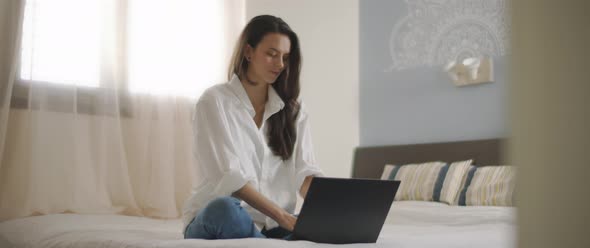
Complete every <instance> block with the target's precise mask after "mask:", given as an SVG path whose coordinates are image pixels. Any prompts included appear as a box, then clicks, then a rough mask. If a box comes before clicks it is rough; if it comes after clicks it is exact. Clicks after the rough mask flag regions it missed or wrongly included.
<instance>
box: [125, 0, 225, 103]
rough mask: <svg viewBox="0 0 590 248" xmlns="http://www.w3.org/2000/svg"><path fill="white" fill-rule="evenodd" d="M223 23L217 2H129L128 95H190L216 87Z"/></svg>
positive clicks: (221, 63) (220, 67)
mask: <svg viewBox="0 0 590 248" xmlns="http://www.w3.org/2000/svg"><path fill="white" fill-rule="evenodd" d="M223 19H224V15H223V1H191V0H180V1H178V0H176V1H161V0H132V1H130V4H129V43H128V44H129V45H128V47H129V88H130V90H131V91H132V92H145V93H152V94H166V95H186V96H196V95H200V94H201V92H203V91H204V90H205V89H206V88H208V87H209V86H211V84H212V83H215V82H217V83H219V82H221V81H222V80H223V76H224V75H225V70H226V67H227V66H226V63H225V61H223V60H222V59H223V58H224V53H225V52H227V51H226V50H227V49H225V45H224V42H223V41H225V40H226V39H225V37H224V36H225V34H224V29H223V26H224V24H223Z"/></svg>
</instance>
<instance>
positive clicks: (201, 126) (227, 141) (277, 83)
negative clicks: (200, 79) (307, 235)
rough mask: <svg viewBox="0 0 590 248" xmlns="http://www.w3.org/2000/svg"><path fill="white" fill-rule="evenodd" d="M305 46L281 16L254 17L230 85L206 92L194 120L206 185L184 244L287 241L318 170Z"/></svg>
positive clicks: (192, 206)
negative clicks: (306, 98) (305, 95)
mask: <svg viewBox="0 0 590 248" xmlns="http://www.w3.org/2000/svg"><path fill="white" fill-rule="evenodd" d="M300 70H301V54H300V51H299V40H298V38H297V35H296V34H295V33H294V32H293V31H292V30H291V28H290V27H289V26H288V25H287V24H286V23H285V22H284V21H283V20H282V19H280V18H277V17H274V16H269V15H263V16H257V17H254V18H253V19H252V20H251V21H250V22H249V23H248V24H247V25H246V27H245V29H244V31H243V32H242V34H241V36H240V39H239V41H238V44H237V46H236V48H235V52H234V54H233V58H232V63H231V64H230V69H229V82H227V83H225V84H219V85H216V86H213V87H211V88H209V89H207V90H206V91H205V92H204V93H203V95H202V96H201V98H200V99H199V101H198V103H197V105H196V110H195V117H194V120H193V124H194V131H195V147H196V148H195V157H196V160H197V168H196V169H197V171H198V173H199V175H200V176H201V177H202V178H203V181H202V182H201V183H200V184H199V185H198V186H197V187H196V189H195V190H194V191H193V194H192V196H191V197H190V198H189V199H188V200H187V201H186V202H185V206H184V211H183V220H184V226H185V229H184V230H185V231H184V236H185V238H199V239H232V238H247V237H260V238H264V237H268V238H281V239H289V237H290V234H291V231H292V230H293V228H294V226H295V223H296V221H297V218H296V217H295V216H293V215H292V213H293V212H294V210H295V204H296V200H297V196H296V194H297V192H299V193H300V194H301V196H302V197H305V195H306V193H307V189H308V188H309V184H310V182H311V179H312V177H313V176H322V175H323V173H322V171H321V170H320V168H319V167H318V166H317V165H316V164H315V159H314V155H313V151H312V150H313V149H312V145H311V134H310V130H309V121H308V116H307V113H306V112H305V110H304V109H303V108H302V105H301V103H300V101H299V100H298V97H299V73H300Z"/></svg>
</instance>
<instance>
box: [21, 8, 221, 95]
mask: <svg viewBox="0 0 590 248" xmlns="http://www.w3.org/2000/svg"><path fill="white" fill-rule="evenodd" d="M225 6H226V2H225V1H215V0H208V1H193V0H169V1H161V0H126V1H112V2H109V1H104V0H27V1H26V8H25V19H24V22H25V23H24V31H23V48H22V65H21V68H20V77H21V79H24V80H28V81H37V82H47V83H57V84H67V85H78V86H87V87H100V86H101V84H105V83H106V82H104V81H105V80H104V79H105V76H104V72H105V71H109V72H113V71H118V72H120V73H123V75H124V76H125V77H126V78H125V81H126V87H127V89H128V90H129V91H130V92H131V93H144V94H146V93H147V94H151V95H175V96H186V97H190V98H197V97H198V96H200V95H201V93H202V92H203V91H204V90H205V89H206V88H208V87H210V86H211V85H213V84H215V83H219V82H222V81H224V79H225V75H226V69H227V65H228V61H227V59H228V58H229V56H228V54H229V51H228V49H227V48H228V41H229V39H228V38H230V36H228V32H227V30H226V29H227V28H226V26H227V24H226V19H228V18H227V17H226V16H227V13H228V12H227V10H226V9H225ZM117 10H122V11H117ZM113 19H120V20H123V21H121V22H116V23H114V24H115V25H117V26H112V25H109V24H112V23H110V22H112V20H113ZM72 20H75V21H72ZM56 27H59V28H56ZM109 35H111V36H113V39H115V40H124V41H126V43H125V42H123V43H121V42H113V43H110V42H109V37H110V36H109ZM111 46H114V47H111ZM230 47H231V46H230ZM108 51H115V52H116V53H117V54H116V55H115V59H123V60H121V61H118V62H119V63H112V60H109V56H108V54H105V52H106V53H108ZM111 59H112V58H111ZM113 66H116V67H119V68H109V67H113ZM101 74H103V75H102V76H101ZM101 81H103V82H102V83H101ZM106 81H108V80H106Z"/></svg>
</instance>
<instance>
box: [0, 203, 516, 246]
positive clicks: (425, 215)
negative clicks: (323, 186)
mask: <svg viewBox="0 0 590 248" xmlns="http://www.w3.org/2000/svg"><path fill="white" fill-rule="evenodd" d="M515 212H516V211H515V209H514V208H511V207H458V206H448V205H445V204H441V203H434V202H412V201H401V202H394V204H393V206H392V208H391V210H390V212H389V214H388V216H387V219H386V223H385V225H384V226H383V229H382V230H381V233H380V235H379V239H378V240H377V243H376V244H348V245H342V246H346V247H399V248H401V247H413V248H421V247H436V248H442V247H455V248H459V247H482V248H486V247H490V248H491V247H494V248H500V247H506V248H511V247H516V244H515V242H516V237H515V232H516V224H515V217H516V216H515ZM181 229H182V223H181V220H180V219H173V220H159V219H150V218H144V217H134V216H123V215H79V214H53V215H43V216H33V217H27V218H21V219H14V220H9V221H4V222H1V223H0V247H17V248H24V247H27V248H37V247H39V248H40V247H46V248H63V247H87V248H121V247H125V248H134V247H170V248H177V247H205V248H206V247H331V246H334V245H330V244H318V243H313V242H309V241H284V240H277V239H254V238H250V239H234V240H195V239H190V240H184V239H183V238H182V234H181Z"/></svg>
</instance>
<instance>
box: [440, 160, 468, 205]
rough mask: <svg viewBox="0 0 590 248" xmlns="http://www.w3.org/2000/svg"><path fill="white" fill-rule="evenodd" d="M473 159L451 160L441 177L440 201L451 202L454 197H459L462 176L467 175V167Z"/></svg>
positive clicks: (453, 200)
mask: <svg viewBox="0 0 590 248" xmlns="http://www.w3.org/2000/svg"><path fill="white" fill-rule="evenodd" d="M472 162H473V160H471V159H470V160H465V161H458V162H453V163H452V164H451V165H450V166H449V170H448V171H447V174H446V176H445V177H444V178H443V184H442V188H441V192H440V200H439V201H440V202H444V203H447V204H453V203H454V202H455V199H457V198H459V192H460V191H461V187H462V186H463V184H462V182H463V178H464V177H465V176H466V175H467V172H468V171H469V167H471V166H472V165H471V163H472Z"/></svg>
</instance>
